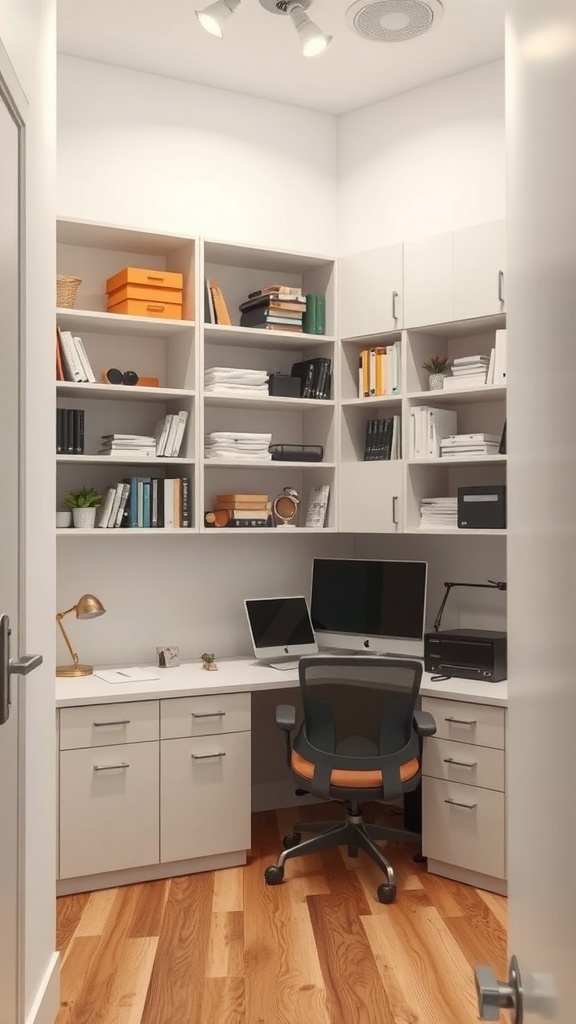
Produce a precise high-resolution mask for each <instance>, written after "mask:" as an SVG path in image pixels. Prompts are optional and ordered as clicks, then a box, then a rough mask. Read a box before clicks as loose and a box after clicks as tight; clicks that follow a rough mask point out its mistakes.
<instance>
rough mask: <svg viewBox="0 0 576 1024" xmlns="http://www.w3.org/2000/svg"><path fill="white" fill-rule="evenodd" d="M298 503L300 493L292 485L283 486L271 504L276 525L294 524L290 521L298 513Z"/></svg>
mask: <svg viewBox="0 0 576 1024" xmlns="http://www.w3.org/2000/svg"><path fill="white" fill-rule="evenodd" d="M299 504H300V495H299V494H298V491H296V490H295V489H294V487H285V488H284V490H283V491H282V494H279V495H278V497H277V498H276V499H275V500H274V504H273V506H272V509H273V512H274V518H275V519H276V521H277V525H278V526H295V525H296V524H295V523H294V522H292V520H293V519H296V516H297V515H298V506H299Z"/></svg>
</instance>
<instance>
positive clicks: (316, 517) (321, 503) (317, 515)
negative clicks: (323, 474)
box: [304, 484, 330, 528]
mask: <svg viewBox="0 0 576 1024" xmlns="http://www.w3.org/2000/svg"><path fill="white" fill-rule="evenodd" d="M329 497H330V485H329V484H321V485H320V486H319V487H313V488H312V490H311V491H310V495H309V497H308V507H307V509H306V519H305V521H304V526H307V527H308V528H312V527H315V528H321V527H323V526H324V524H325V522H326V513H327V511H328V499H329Z"/></svg>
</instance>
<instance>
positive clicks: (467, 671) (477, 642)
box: [424, 580, 508, 683]
mask: <svg viewBox="0 0 576 1024" xmlns="http://www.w3.org/2000/svg"><path fill="white" fill-rule="evenodd" d="M444 586H445V587H446V593H445V594H444V597H443V598H442V602H441V604H440V607H439V609H438V614H437V615H436V618H435V619H434V627H433V632H432V633H426V634H425V636H424V668H425V670H426V672H433V673H436V674H437V675H436V678H437V679H450V678H451V677H452V676H456V678H457V679H478V680H481V681H482V682H487V683H497V682H500V681H501V680H502V679H506V673H507V636H506V633H504V632H502V631H500V630H494V629H442V630H441V629H440V623H441V622H442V614H443V612H444V608H445V607H446V602H447V600H448V595H449V594H450V591H451V590H453V588H454V587H473V588H475V589H476V588H477V589H486V590H507V589H508V584H507V583H504V582H502V581H499V580H488V581H487V582H486V583H454V582H445V583H444Z"/></svg>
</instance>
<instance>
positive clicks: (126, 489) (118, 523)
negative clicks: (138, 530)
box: [114, 484, 130, 528]
mask: <svg viewBox="0 0 576 1024" xmlns="http://www.w3.org/2000/svg"><path fill="white" fill-rule="evenodd" d="M129 497H130V484H123V489H122V497H121V498H120V504H119V506H118V512H117V513H116V522H115V523H114V526H115V527H116V528H117V527H119V526H122V520H123V518H124V510H125V509H126V505H127V503H128V498H129Z"/></svg>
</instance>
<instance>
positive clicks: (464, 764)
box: [444, 757, 478, 768]
mask: <svg viewBox="0 0 576 1024" xmlns="http://www.w3.org/2000/svg"><path fill="white" fill-rule="evenodd" d="M444 764H454V765H456V766H457V767H458V768H477V767H478V761H457V760H456V758H454V757H445V758H444Z"/></svg>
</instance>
